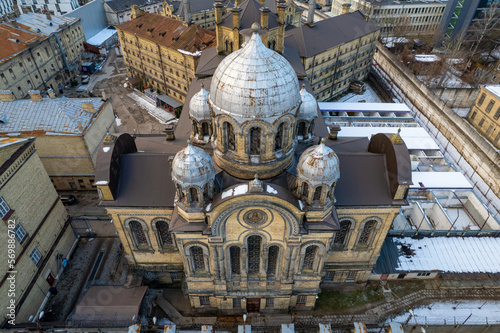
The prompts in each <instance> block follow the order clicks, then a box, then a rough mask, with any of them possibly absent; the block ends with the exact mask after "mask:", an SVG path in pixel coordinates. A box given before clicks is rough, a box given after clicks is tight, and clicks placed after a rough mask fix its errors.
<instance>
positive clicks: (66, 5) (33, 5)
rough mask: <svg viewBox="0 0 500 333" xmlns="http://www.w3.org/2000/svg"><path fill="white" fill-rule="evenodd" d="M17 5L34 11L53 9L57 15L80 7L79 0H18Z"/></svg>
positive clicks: (22, 8)
mask: <svg viewBox="0 0 500 333" xmlns="http://www.w3.org/2000/svg"><path fill="white" fill-rule="evenodd" d="M17 5H18V6H19V8H21V10H25V9H29V10H31V11H33V12H35V13H36V12H42V11H46V10H48V11H51V12H52V13H54V14H56V15H64V14H67V13H69V12H71V11H73V10H75V9H77V8H78V7H80V4H79V3H78V0H44V1H43V2H42V1H38V0H17Z"/></svg>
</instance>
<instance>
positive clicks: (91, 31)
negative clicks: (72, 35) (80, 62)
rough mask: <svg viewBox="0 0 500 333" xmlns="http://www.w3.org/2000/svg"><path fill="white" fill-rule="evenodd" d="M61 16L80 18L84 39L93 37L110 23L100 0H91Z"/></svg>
mask: <svg viewBox="0 0 500 333" xmlns="http://www.w3.org/2000/svg"><path fill="white" fill-rule="evenodd" d="M63 16H65V17H79V18H81V22H82V27H83V32H84V33H85V38H86V39H90V38H92V37H94V36H95V35H96V34H97V33H98V32H99V31H101V30H102V29H105V28H107V27H108V26H109V25H110V24H108V20H107V19H106V13H105V12H104V6H103V2H102V1H101V0H94V1H91V2H89V3H87V4H85V5H84V6H82V7H80V8H77V9H75V10H74V11H72V12H71V13H68V14H65V15H63Z"/></svg>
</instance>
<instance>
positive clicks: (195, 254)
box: [189, 246, 205, 272]
mask: <svg viewBox="0 0 500 333" xmlns="http://www.w3.org/2000/svg"><path fill="white" fill-rule="evenodd" d="M189 251H190V252H191V259H192V260H193V269H194V271H195V272H198V271H204V270H205V258H203V249H202V248H201V247H199V246H193V247H191V248H190V249H189Z"/></svg>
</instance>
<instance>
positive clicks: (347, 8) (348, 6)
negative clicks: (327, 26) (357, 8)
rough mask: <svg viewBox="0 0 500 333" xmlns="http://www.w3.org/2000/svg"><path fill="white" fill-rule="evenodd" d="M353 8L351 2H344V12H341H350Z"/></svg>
mask: <svg viewBox="0 0 500 333" xmlns="http://www.w3.org/2000/svg"><path fill="white" fill-rule="evenodd" d="M350 9H351V4H350V3H343V4H342V13H341V14H347V13H349V12H350Z"/></svg>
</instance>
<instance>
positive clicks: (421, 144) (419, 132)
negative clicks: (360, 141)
mask: <svg viewBox="0 0 500 333" xmlns="http://www.w3.org/2000/svg"><path fill="white" fill-rule="evenodd" d="M398 129H399V128H398V127H342V128H341V130H340V132H339V133H338V136H339V137H363V136H365V137H367V138H371V136H372V135H375V134H377V133H397V132H398ZM401 137H402V138H403V141H404V142H405V144H406V146H407V147H408V149H409V150H413V149H425V150H439V146H438V145H437V144H436V142H435V141H434V139H432V137H431V136H430V135H429V134H428V133H427V131H426V130H425V129H424V128H422V127H402V128H401Z"/></svg>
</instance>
